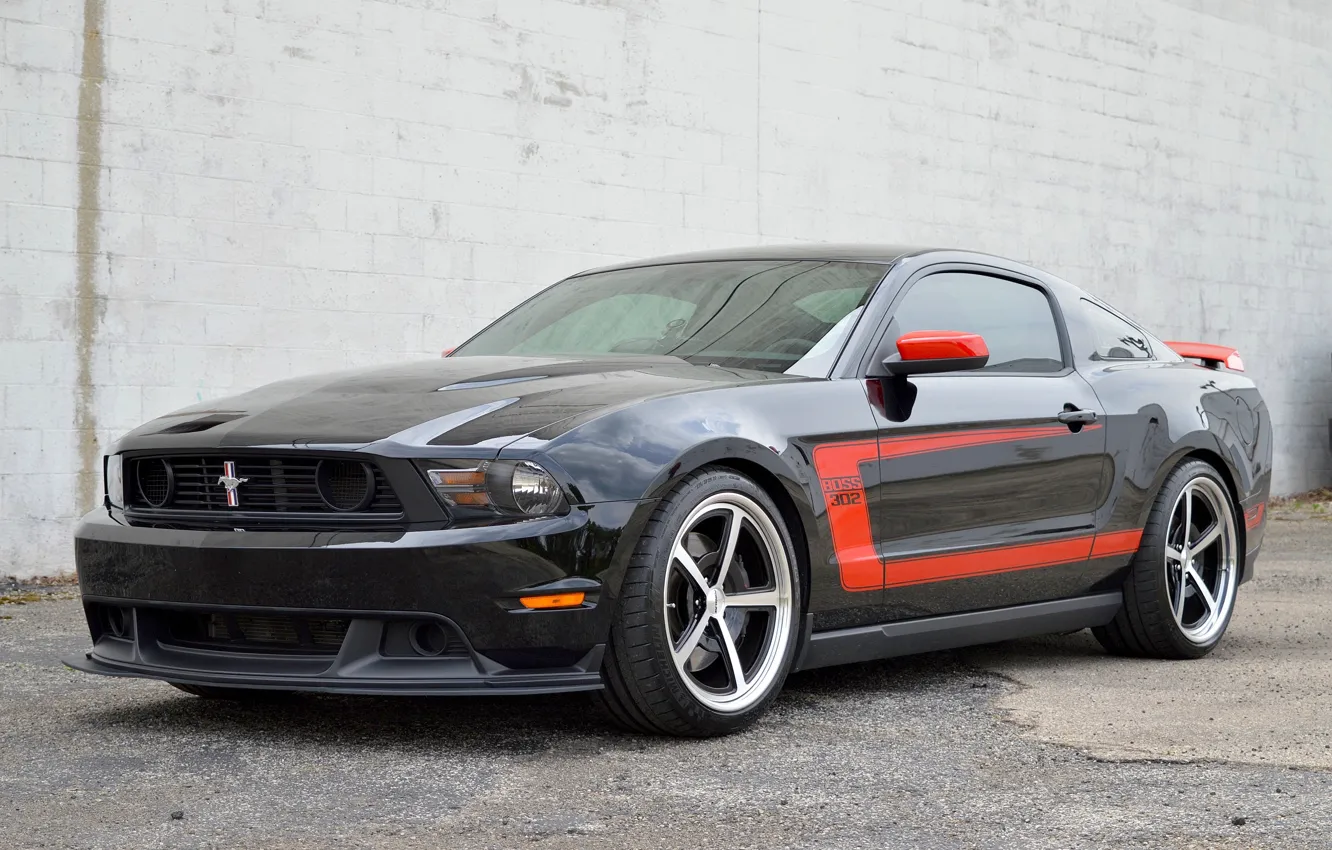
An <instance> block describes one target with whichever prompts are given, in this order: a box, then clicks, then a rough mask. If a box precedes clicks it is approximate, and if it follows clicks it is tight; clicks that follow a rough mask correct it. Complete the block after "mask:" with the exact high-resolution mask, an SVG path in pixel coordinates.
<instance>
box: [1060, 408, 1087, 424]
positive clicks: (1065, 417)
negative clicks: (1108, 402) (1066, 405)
mask: <svg viewBox="0 0 1332 850" xmlns="http://www.w3.org/2000/svg"><path fill="white" fill-rule="evenodd" d="M1059 421H1060V422H1062V423H1064V424H1065V425H1090V424H1091V423H1093V422H1095V421H1096V411H1094V410H1065V411H1064V412H1063V413H1061V414H1059Z"/></svg>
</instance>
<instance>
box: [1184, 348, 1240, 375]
mask: <svg viewBox="0 0 1332 850" xmlns="http://www.w3.org/2000/svg"><path fill="white" fill-rule="evenodd" d="M1166 345H1168V346H1170V347H1171V348H1172V349H1174V351H1175V353H1176V354H1178V355H1179V356H1180V357H1187V358H1188V359H1190V360H1201V361H1202V364H1203V365H1204V366H1206V367H1207V368H1208V369H1220V368H1221V367H1222V366H1225V367H1226V368H1227V369H1231V370H1233V371H1235V372H1243V371H1244V361H1243V360H1241V359H1240V356H1239V352H1238V351H1236V350H1235V349H1233V348H1227V347H1226V346H1224V345H1209V344H1208V343H1205V342H1167V343H1166Z"/></svg>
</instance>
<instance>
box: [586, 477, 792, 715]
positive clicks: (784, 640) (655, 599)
mask: <svg viewBox="0 0 1332 850" xmlns="http://www.w3.org/2000/svg"><path fill="white" fill-rule="evenodd" d="M799 576H800V574H799V571H798V570H797V567H796V562H795V549H794V547H793V546H792V543H791V536H790V533H789V532H788V530H787V528H786V525H785V522H784V521H783V519H782V514H781V511H780V510H779V509H778V508H777V505H776V504H775V503H774V502H773V500H772V498H771V497H770V496H769V495H768V493H767V492H765V491H764V490H763V489H762V488H761V487H759V486H758V485H757V484H755V483H754V482H753V481H752V480H750V479H749V478H746V477H744V476H742V475H740V474H738V473H736V472H734V471H732V470H729V469H719V468H704V469H702V470H700V471H698V472H695V473H693V474H691V475H689V476H687V477H686V478H685V479H684V480H683V481H681V482H680V484H679V485H678V486H677V487H676V488H675V489H674V490H672V491H671V492H670V493H669V494H668V495H667V496H666V497H665V498H663V499H662V500H661V503H660V504H659V505H658V507H657V509H656V511H655V512H654V513H653V516H652V518H651V520H650V521H649V522H648V527H647V528H646V529H645V531H644V532H643V536H642V538H641V540H640V542H639V546H638V549H637V551H636V552H635V555H634V558H633V561H632V563H631V565H630V568H629V571H628V573H627V575H626V576H625V580H624V585H623V587H624V591H623V592H622V594H621V599H620V601H619V609H618V613H617V615H616V618H615V620H614V622H613V624H612V626H611V635H610V643H609V646H608V647H607V654H606V660H605V662H604V664H603V666H602V677H603V679H604V680H605V684H606V688H605V690H604V691H603V692H601V693H600V694H599V696H598V699H600V700H601V702H602V704H603V706H604V707H605V708H606V710H607V711H608V713H609V714H610V715H611V717H612V718H614V719H615V720H616V721H617V722H619V723H620V724H621V725H622V726H625V727H628V728H630V729H634V730H637V731H644V732H667V733H671V734H676V735H697V736H706V735H721V734H726V733H728V732H734V731H736V730H738V729H743V728H744V727H745V726H747V725H749V724H750V723H752V722H753V721H754V720H755V719H756V718H757V717H758V715H759V714H760V713H761V712H762V711H763V709H764V707H765V706H766V705H767V704H768V702H769V701H771V700H772V698H773V697H775V696H776V695H777V693H778V691H779V690H780V689H781V686H782V682H783V681H785V679H786V674H787V672H788V671H789V669H790V667H791V662H792V658H793V656H794V654H795V646H796V638H797V634H798V630H797V629H796V628H795V624H796V622H797V616H798V613H799V611H800V599H801V584H800V577H799Z"/></svg>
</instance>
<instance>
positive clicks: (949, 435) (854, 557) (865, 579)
mask: <svg viewBox="0 0 1332 850" xmlns="http://www.w3.org/2000/svg"><path fill="white" fill-rule="evenodd" d="M1100 427H1101V426H1100V425H1097V424H1090V425H1085V426H1083V428H1082V430H1083V431H1095V430H1097V429H1098V428H1100ZM1074 433H1075V432H1073V431H1070V430H1069V429H1068V426H1066V425H1026V426H1021V427H1014V428H979V429H973V430H969V431H945V432H942V433H940V432H935V433H931V434H913V435H910V436H902V437H885V438H883V439H881V440H850V441H847V442H843V443H824V444H823V445H820V446H815V447H814V452H813V461H814V470H815V473H816V474H817V475H818V477H819V483H820V486H821V487H822V489H823V497H824V502H825V505H826V508H827V512H828V524H829V526H830V528H831V529H832V538H833V550H834V557H835V558H836V560H837V565H838V569H839V571H840V573H841V580H842V587H843V588H845V589H846V590H850V591H864V590H879V589H881V588H884V587H895V586H897V585H898V584H902V583H905V584H915V583H919V582H925V581H944V580H946V579H949V578H957V577H960V576H963V575H988V574H990V573H995V572H1005V571H1008V570H1017V569H1029V568H1031V567H1037V566H1049V565H1051V564H1056V563H1068V562H1073V561H1079V560H1086V559H1087V557H1088V556H1089V555H1090V554H1091V550H1092V549H1093V542H1094V540H1095V538H1094V536H1092V535H1088V536H1086V537H1085V538H1081V537H1080V538H1065V539H1063V540H1056V541H1050V542H1049V543H1039V544H1024V545H1022V546H1018V547H1007V548H1001V549H985V550H980V551H974V552H968V553H963V554H958V555H944V556H929V557H926V558H917V559H907V560H905V561H896V562H891V565H896V567H901V568H903V569H905V572H900V571H896V568H895V567H894V569H895V571H894V573H893V574H892V575H891V576H890V575H889V572H888V570H887V569H885V562H884V561H883V559H881V558H880V557H879V555H878V552H877V551H876V550H875V548H874V536H873V532H872V531H871V528H870V513H869V504H868V500H867V499H866V496H865V485H864V481H863V479H862V477H861V475H860V465H861V464H862V463H869V462H872V461H877V460H888V459H891V458H897V457H907V456H910V455H920V454H928V453H930V452H939V451H948V450H951V449H961V448H968V447H971V446H983V445H991V444H994V443H1010V442H1016V441H1019V440H1034V439H1045V438H1053V437H1069V436H1074ZM1138 534H1139V536H1141V532H1138ZM1074 541H1082V542H1074ZM1083 543H1085V544H1086V545H1085V546H1084V545H1083ZM1106 546H1107V547H1112V548H1108V549H1107V550H1106V552H1105V554H1106V555H1111V554H1122V553H1123V552H1124V551H1132V549H1136V548H1137V543H1136V541H1135V542H1134V543H1133V546H1132V547H1131V548H1124V549H1123V551H1120V550H1119V548H1117V547H1119V546H1123V547H1127V546H1128V543H1127V538H1124V539H1123V540H1120V541H1117V542H1115V543H1111V542H1109V541H1107V544H1106ZM1031 547H1045V548H1036V549H1032V548H1031ZM1010 551H1011V552H1013V553H1014V554H1010V555H1001V554H1000V553H1002V552H1010ZM1069 553H1072V554H1071V555H1069ZM1078 553H1081V554H1078ZM1065 555H1069V556H1068V557H1064V556H1065ZM941 558H942V559H951V561H952V565H951V566H950V565H949V564H948V563H944V562H937V563H936V561H937V560H938V559H941ZM996 558H997V559H998V560H995V559H996ZM1050 558H1054V560H1049V559H1050ZM957 559H962V560H957ZM1033 559H1034V560H1033ZM891 565H890V566H891ZM912 565H916V566H912ZM957 570H961V572H954V571H957ZM902 576H906V580H905V581H899V579H900V578H901V577H902ZM930 576H936V577H933V578H931V577H930Z"/></svg>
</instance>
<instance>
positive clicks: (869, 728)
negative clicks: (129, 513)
mask: <svg viewBox="0 0 1332 850" xmlns="http://www.w3.org/2000/svg"><path fill="white" fill-rule="evenodd" d="M1326 516H1327V515H1326V514H1324V513H1321V512H1310V511H1307V510H1306V511H1303V512H1301V511H1294V510H1287V511H1285V512H1277V513H1276V514H1275V515H1274V517H1273V521H1272V523H1271V525H1270V526H1269V528H1270V531H1269V533H1268V543H1267V549H1266V551H1265V552H1264V555H1263V558H1262V560H1261V561H1260V569H1259V578H1258V579H1256V580H1255V581H1254V582H1251V583H1250V584H1247V585H1245V586H1244V588H1242V590H1241V594H1240V599H1239V609H1238V612H1237V615H1236V618H1235V621H1234V622H1233V624H1232V626H1231V632H1230V634H1229V635H1228V636H1227V638H1226V641H1225V643H1224V644H1223V646H1222V647H1221V648H1220V649H1219V650H1218V651H1217V652H1216V653H1215V654H1214V655H1213V656H1211V657H1209V658H1208V659H1205V660H1203V661H1199V662H1186V663H1173V664H1158V663H1154V662H1144V661H1126V660H1122V659H1113V658H1109V657H1108V656H1106V655H1104V653H1102V652H1101V651H1100V650H1099V648H1097V647H1096V645H1095V643H1094V642H1093V641H1091V640H1090V638H1089V637H1087V636H1086V634H1085V633H1083V634H1078V635H1070V636H1063V637H1056V638H1044V639H1039V640H1031V641H1017V642H1013V643H1008V644H999V645H996V646H992V647H984V648H978V649H970V650H964V651H959V652H948V653H936V654H933V655H929V656H923V657H918V658H912V659H902V660H896V661H885V662H880V663H873V664H862V665H856V666H852V667H847V668H840V669H830V670H819V671H812V672H809V673H804V674H800V675H797V676H793V677H792V678H791V679H790V680H789V682H788V684H787V688H786V690H785V692H784V693H783V695H782V697H781V698H780V699H779V700H778V702H777V703H776V705H775V707H774V710H773V711H772V712H771V713H770V714H769V715H768V716H767V717H766V718H765V719H764V720H763V721H762V722H760V723H759V724H758V725H757V726H756V727H755V728H754V729H753V730H751V731H749V732H747V733H744V734H741V735H736V736H733V737H730V738H725V739H722V740H714V741H702V742H697V741H674V740H666V739H651V738H639V737H633V736H629V735H623V734H620V733H618V732H614V731H611V730H610V729H608V728H607V727H606V726H605V725H603V724H602V722H601V721H600V719H599V718H598V717H597V716H596V715H595V714H593V713H592V712H591V711H590V710H589V707H588V704H587V702H586V700H585V699H583V698H581V697H560V698H553V697H543V698H522V699H485V700H482V699H452V700H450V699H441V700H430V699H381V698H372V697H306V698H296V699H293V700H290V701H287V702H277V703H269V704H258V705H236V704H227V703H213V702H208V701H204V700H199V699H196V698H193V697H190V696H187V695H184V694H180V693H177V692H176V691H174V690H172V689H171V688H169V687H167V686H166V685H161V684H157V683H152V682H143V681H132V680H112V679H102V678H97V677H92V676H86V675H82V674H78V673H74V672H71V671H69V670H66V669H65V668H63V667H61V666H60V664H59V661H58V659H59V657H60V656H62V655H66V654H70V653H74V652H78V651H81V650H82V649H84V648H85V641H86V637H85V632H84V624H83V622H82V615H81V611H80V608H79V606H78V603H77V602H76V601H75V600H73V599H72V598H68V597H69V595H70V594H69V593H68V592H67V589H65V592H63V593H62V592H61V589H57V590H56V591H55V592H54V593H53V592H51V591H41V592H40V594H39V595H40V596H41V599H40V601H31V602H27V603H26V604H0V617H4V618H7V619H0V847H6V848H8V847H13V848H36V847H43V848H113V847H114V848H123V847H134V848H155V847H169V848H175V847H182V848H184V847H199V848H340V847H348V848H351V847H367V848H380V847H383V848H401V847H439V848H450V850H452V849H453V848H459V849H460V850H467V848H502V847H531V846H541V847H546V848H685V847H688V848H710V847H718V848H751V847H752V848H764V850H771V848H781V847H801V848H839V849H840V848H899V847H900V848H940V850H942V849H943V848H1005V850H1008V848H1047V847H1048V848H1066V847H1105V848H1116V850H1122V848H1128V847H1151V848H1218V847H1220V848H1231V847H1233V848H1245V850H1250V848H1301V850H1303V848H1319V847H1332V702H1330V701H1329V700H1330V697H1329V694H1332V688H1330V687H1329V684H1330V680H1332V628H1330V627H1329V626H1328V625H1327V613H1328V611H1329V610H1332V582H1329V580H1328V579H1327V577H1326V576H1327V570H1326V567H1325V564H1326V554H1325V553H1327V552H1328V551H1329V550H1330V549H1332V520H1329V519H1327V518H1326ZM3 595H4V594H0V596H3ZM9 596H10V597H11V598H14V597H15V594H13V593H10V594H9ZM61 596H64V597H66V598H60V597H61ZM17 598H29V599H30V598H32V597H23V596H20V597H17ZM173 814H178V815H179V818H173Z"/></svg>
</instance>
